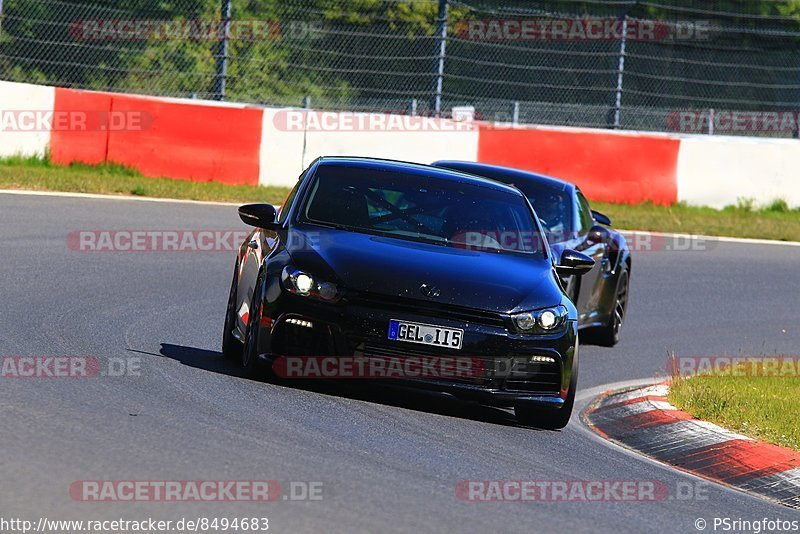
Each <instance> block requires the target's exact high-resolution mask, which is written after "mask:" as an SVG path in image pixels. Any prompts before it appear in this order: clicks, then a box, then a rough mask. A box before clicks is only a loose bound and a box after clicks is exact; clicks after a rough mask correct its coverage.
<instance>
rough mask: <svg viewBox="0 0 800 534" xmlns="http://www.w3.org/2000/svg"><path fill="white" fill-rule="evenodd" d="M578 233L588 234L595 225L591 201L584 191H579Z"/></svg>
mask: <svg viewBox="0 0 800 534" xmlns="http://www.w3.org/2000/svg"><path fill="white" fill-rule="evenodd" d="M577 197H578V233H579V234H581V235H583V234H586V233H587V232H588V231H589V229H591V227H592V226H594V217H592V209H591V208H590V207H589V201H588V200H586V197H585V196H583V193H581V192H580V191H578V194H577Z"/></svg>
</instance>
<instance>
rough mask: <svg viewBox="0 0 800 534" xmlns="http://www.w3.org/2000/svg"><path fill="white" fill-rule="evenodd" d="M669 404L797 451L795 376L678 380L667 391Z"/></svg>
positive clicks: (799, 394) (799, 428) (798, 383)
mask: <svg viewBox="0 0 800 534" xmlns="http://www.w3.org/2000/svg"><path fill="white" fill-rule="evenodd" d="M746 374H753V373H746ZM669 401H670V403H671V404H673V405H674V406H676V407H678V408H680V409H681V410H684V411H686V412H689V413H690V414H692V415H693V416H695V417H697V418H698V419H702V420H704V421H710V422H712V423H715V424H718V425H720V426H722V427H725V428H727V429H729V430H733V431H735V432H739V433H741V434H744V435H746V436H750V437H753V438H759V439H762V440H764V441H768V442H770V443H774V444H775V445H780V446H783V447H788V448H790V449H794V450H796V451H800V425H798V424H797V414H798V413H800V377H798V376H797V375H796V374H795V375H794V376H791V377H789V376H783V377H781V376H720V375H708V376H695V377H691V378H680V379H676V380H674V382H673V385H672V387H671V388H670V392H669Z"/></svg>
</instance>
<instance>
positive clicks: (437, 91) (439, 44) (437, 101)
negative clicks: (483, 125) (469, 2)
mask: <svg viewBox="0 0 800 534" xmlns="http://www.w3.org/2000/svg"><path fill="white" fill-rule="evenodd" d="M448 5H449V0H439V19H438V21H437V22H436V53H435V55H436V63H435V64H434V78H433V95H432V96H431V108H432V109H433V114H434V116H435V117H440V116H441V114H442V85H443V83H444V59H445V50H446V48H447V9H448Z"/></svg>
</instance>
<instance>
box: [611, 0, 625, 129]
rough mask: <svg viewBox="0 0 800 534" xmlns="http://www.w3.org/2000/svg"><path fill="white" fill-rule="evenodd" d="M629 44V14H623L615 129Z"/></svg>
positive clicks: (617, 124) (620, 104)
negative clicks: (626, 48) (626, 50)
mask: <svg viewBox="0 0 800 534" xmlns="http://www.w3.org/2000/svg"><path fill="white" fill-rule="evenodd" d="M627 44H628V14H627V13H625V14H624V15H622V38H621V39H620V41H619V64H618V68H617V92H616V95H615V97H614V129H615V130H618V129H619V124H620V113H621V112H622V84H623V81H624V80H625V47H626V45H627Z"/></svg>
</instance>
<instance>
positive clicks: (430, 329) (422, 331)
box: [389, 319, 464, 349]
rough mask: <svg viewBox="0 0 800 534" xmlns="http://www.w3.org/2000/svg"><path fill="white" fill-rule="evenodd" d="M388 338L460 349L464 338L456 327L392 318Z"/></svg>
mask: <svg viewBox="0 0 800 534" xmlns="http://www.w3.org/2000/svg"><path fill="white" fill-rule="evenodd" d="M389 339H392V340H395V341H405V342H407V343H419V344H420V345H432V346H434V347H442V348H446V349H460V348H461V342H462V341H463V340H464V331H463V330H460V329H458V328H444V327H442V326H434V325H430V324H419V323H408V322H406V321H398V320H396V319H392V320H391V321H389Z"/></svg>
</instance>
